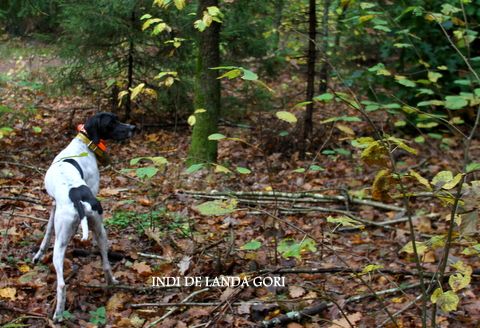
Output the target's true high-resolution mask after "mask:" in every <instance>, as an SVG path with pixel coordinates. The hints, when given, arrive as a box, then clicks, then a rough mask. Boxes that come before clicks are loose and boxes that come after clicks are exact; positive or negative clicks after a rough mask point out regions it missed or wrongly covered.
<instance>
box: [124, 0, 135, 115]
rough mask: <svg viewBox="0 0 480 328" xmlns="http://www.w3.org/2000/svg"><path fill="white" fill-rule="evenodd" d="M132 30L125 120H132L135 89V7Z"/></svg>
mask: <svg viewBox="0 0 480 328" xmlns="http://www.w3.org/2000/svg"><path fill="white" fill-rule="evenodd" d="M130 24H131V26H130V28H131V31H132V34H131V35H130V43H129V45H128V72H127V79H128V81H127V90H128V94H127V101H126V102H125V120H129V119H130V113H131V112H132V101H131V99H130V92H131V91H130V88H132V87H133V56H134V52H135V45H134V43H133V30H134V29H135V7H134V8H133V9H132V16H131V17H130Z"/></svg>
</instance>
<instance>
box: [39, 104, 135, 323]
mask: <svg viewBox="0 0 480 328" xmlns="http://www.w3.org/2000/svg"><path fill="white" fill-rule="evenodd" d="M134 130H135V126H134V125H130V124H125V123H121V122H119V120H118V118H117V116H116V115H115V114H112V113H98V114H96V115H94V116H93V117H91V118H89V119H88V120H87V122H86V123H85V125H84V126H79V133H78V135H77V136H76V137H75V138H74V139H73V140H72V142H70V144H69V145H68V146H67V147H66V148H65V149H63V150H62V151H61V152H60V153H59V154H58V155H57V156H56V157H55V159H54V160H53V163H52V165H51V166H50V168H49V169H48V171H47V173H46V175H45V188H46V190H47V192H48V194H49V195H50V196H51V197H53V198H54V204H53V207H52V210H51V213H50V219H49V220H48V224H47V229H46V232H45V237H44V238H43V241H42V244H41V245H40V249H39V250H38V252H37V254H36V255H35V257H34V258H33V262H34V263H35V262H37V261H39V260H41V259H42V258H43V256H44V254H45V251H46V249H47V247H48V243H49V241H50V237H51V235H52V230H53V228H55V246H54V248H53V265H54V266H55V271H56V272H57V306H56V309H55V313H54V315H53V319H54V320H55V321H58V320H60V319H62V317H63V312H64V310H65V298H66V287H65V281H64V279H63V262H64V258H65V251H66V248H67V245H68V242H69V241H70V238H71V237H72V236H73V235H74V234H75V232H76V231H77V229H78V226H79V224H80V222H81V227H82V239H87V238H88V228H89V227H90V229H91V230H92V232H93V235H94V237H95V240H96V242H97V244H98V247H99V249H100V254H101V257H102V262H103V270H104V273H105V279H106V282H107V284H109V285H110V284H115V283H116V282H117V281H116V280H115V278H114V277H113V274H112V269H111V267H110V263H109V261H108V251H107V248H108V241H107V235H106V232H105V229H104V227H103V222H102V220H103V219H102V213H103V209H102V206H101V204H100V202H99V201H98V200H97V199H96V197H95V196H96V195H97V193H98V188H99V182H100V180H99V179H100V176H99V171H98V166H97V160H99V161H103V160H104V159H105V157H106V153H105V150H106V148H105V145H104V142H103V140H108V139H111V140H118V141H120V140H125V139H127V138H129V137H131V136H132V135H133V132H134Z"/></svg>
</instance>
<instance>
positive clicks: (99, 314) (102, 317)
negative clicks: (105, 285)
mask: <svg viewBox="0 0 480 328" xmlns="http://www.w3.org/2000/svg"><path fill="white" fill-rule="evenodd" d="M89 313H90V322H91V323H93V324H95V325H104V324H106V323H107V311H106V310H105V307H104V306H101V307H99V308H97V309H96V310H95V311H90V312H89Z"/></svg>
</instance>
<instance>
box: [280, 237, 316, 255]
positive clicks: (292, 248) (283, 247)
mask: <svg viewBox="0 0 480 328" xmlns="http://www.w3.org/2000/svg"><path fill="white" fill-rule="evenodd" d="M277 251H278V252H279V253H280V254H281V255H282V256H283V257H284V258H289V257H295V258H297V259H301V257H302V253H304V252H308V251H310V252H316V251H317V247H316V245H315V242H314V241H313V240H312V239H311V238H306V239H304V240H303V241H301V242H299V243H298V242H296V241H295V240H294V239H292V238H285V239H282V240H281V241H280V243H279V244H278V246H277Z"/></svg>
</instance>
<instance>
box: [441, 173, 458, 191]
mask: <svg viewBox="0 0 480 328" xmlns="http://www.w3.org/2000/svg"><path fill="white" fill-rule="evenodd" d="M462 177H463V174H462V173H458V174H457V175H456V176H455V177H454V178H453V179H452V180H451V181H449V182H447V183H446V184H444V185H443V186H442V189H445V190H450V189H452V188H454V187H455V186H456V185H457V184H458V183H459V182H460V180H462Z"/></svg>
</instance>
